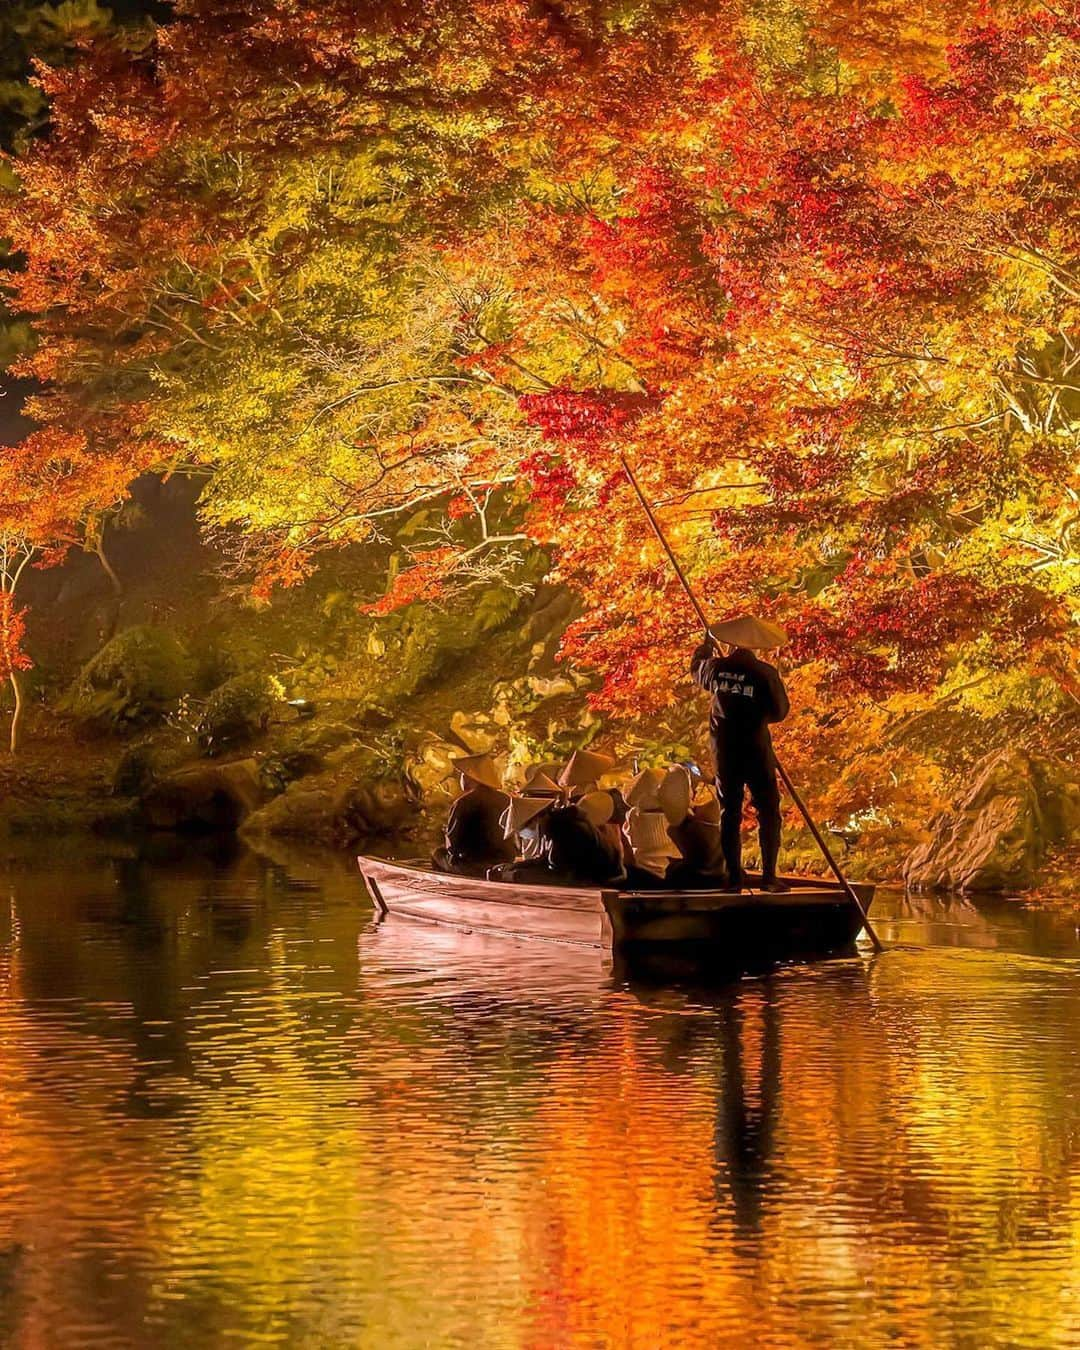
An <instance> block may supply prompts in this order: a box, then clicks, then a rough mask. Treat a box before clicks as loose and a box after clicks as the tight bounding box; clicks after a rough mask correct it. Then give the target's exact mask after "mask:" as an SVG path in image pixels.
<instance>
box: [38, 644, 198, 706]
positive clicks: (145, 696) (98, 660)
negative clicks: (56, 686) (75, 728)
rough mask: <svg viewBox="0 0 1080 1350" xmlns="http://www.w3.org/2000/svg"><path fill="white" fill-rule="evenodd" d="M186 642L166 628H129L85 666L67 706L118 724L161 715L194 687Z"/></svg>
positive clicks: (66, 702)
mask: <svg viewBox="0 0 1080 1350" xmlns="http://www.w3.org/2000/svg"><path fill="white" fill-rule="evenodd" d="M193 674H194V668H193V664H192V661H191V657H190V656H189V655H188V652H187V649H186V648H185V647H184V645H183V643H181V642H180V640H179V639H178V638H177V637H176V636H175V635H174V634H173V633H171V632H169V630H168V629H167V628H155V627H153V626H151V625H150V624H140V625H138V626H136V627H134V628H125V629H124V630H123V631H122V632H120V633H117V635H116V636H115V637H114V638H113V639H112V640H111V641H109V642H107V643H106V644H105V646H104V647H102V649H101V651H99V652H98V654H97V655H96V656H94V657H92V658H91V659H90V660H89V661H88V662H87V663H86V665H85V666H83V668H82V672H81V673H80V675H79V677H78V679H77V680H76V681H75V684H74V685H73V687H72V689H71V691H70V693H69V694H68V697H67V699H66V700H65V706H66V709H67V711H69V712H71V713H73V714H74V715H75V716H76V717H79V718H81V719H82V720H84V721H87V722H91V723H97V724H99V725H102V726H108V727H119V726H124V725H132V724H137V723H141V722H153V721H158V720H160V719H161V718H162V717H163V716H164V715H165V714H166V713H167V712H168V711H169V709H170V707H172V705H173V704H175V703H176V702H177V700H178V699H179V698H180V697H181V696H182V695H183V694H184V693H185V692H186V691H187V690H188V689H189V688H190V686H191V681H192V678H193Z"/></svg>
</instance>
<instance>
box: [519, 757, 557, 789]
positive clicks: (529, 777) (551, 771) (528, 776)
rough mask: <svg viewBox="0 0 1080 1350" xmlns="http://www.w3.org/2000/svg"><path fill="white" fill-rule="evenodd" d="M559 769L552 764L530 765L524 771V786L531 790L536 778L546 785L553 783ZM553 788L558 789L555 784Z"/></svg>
mask: <svg viewBox="0 0 1080 1350" xmlns="http://www.w3.org/2000/svg"><path fill="white" fill-rule="evenodd" d="M559 768H560V766H559V765H558V764H552V763H546V764H530V765H529V767H528V768H527V769H526V770H525V786H526V787H527V788H531V787H532V785H533V783H534V782H535V781H536V779H538V778H542V779H544V780H545V781H546V782H548V783H555V779H556V778H558V776H559ZM555 786H556V787H558V784H557V783H555Z"/></svg>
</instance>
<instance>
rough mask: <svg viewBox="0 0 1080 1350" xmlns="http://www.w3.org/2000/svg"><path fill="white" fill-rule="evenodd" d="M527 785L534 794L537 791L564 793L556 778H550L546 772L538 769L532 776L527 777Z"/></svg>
mask: <svg viewBox="0 0 1080 1350" xmlns="http://www.w3.org/2000/svg"><path fill="white" fill-rule="evenodd" d="M525 787H526V788H527V789H528V791H529V792H530V793H532V794H534V795H535V794H536V793H553V794H556V795H558V796H561V795H562V788H561V787H560V786H559V785H558V783H556V781H555V780H554V778H549V777H548V776H547V774H546V773H542V772H540V771H539V770H537V771H536V772H534V773H533V774H532V775H531V776H530V777H528V778H526V779H525Z"/></svg>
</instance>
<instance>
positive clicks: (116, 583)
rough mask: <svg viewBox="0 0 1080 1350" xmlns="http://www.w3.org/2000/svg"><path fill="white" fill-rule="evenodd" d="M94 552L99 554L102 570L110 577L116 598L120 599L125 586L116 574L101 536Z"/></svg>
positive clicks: (98, 558)
mask: <svg viewBox="0 0 1080 1350" xmlns="http://www.w3.org/2000/svg"><path fill="white" fill-rule="evenodd" d="M94 553H95V554H96V555H97V560H98V562H99V563H101V566H102V570H103V571H104V573H105V575H106V576H107V577H108V578H109V584H110V585H111V586H112V588H113V592H114V594H115V595H116V598H117V599H118V600H119V598H120V597H121V596H122V595H123V593H124V588H123V586H122V585H121V582H120V578H119V577H118V576H117V575H116V570H115V568H114V567H113V565H112V563H111V562H110V561H109V558H108V555H107V554H106V552H105V542H104V540H103V539H101V538H99V539H98V541H97V543H96V544H95V545H94Z"/></svg>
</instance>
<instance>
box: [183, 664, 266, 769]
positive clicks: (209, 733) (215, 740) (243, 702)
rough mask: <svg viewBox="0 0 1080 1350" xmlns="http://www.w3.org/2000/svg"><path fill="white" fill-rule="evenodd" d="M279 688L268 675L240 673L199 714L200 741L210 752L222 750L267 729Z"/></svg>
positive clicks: (219, 690) (206, 751)
mask: <svg viewBox="0 0 1080 1350" xmlns="http://www.w3.org/2000/svg"><path fill="white" fill-rule="evenodd" d="M276 694H277V691H276V689H275V687H274V684H273V681H271V680H270V679H269V678H268V676H266V675H258V674H248V675H237V676H236V677H235V678H234V679H231V680H226V681H225V683H224V684H222V685H219V686H218V687H217V688H216V689H215V690H214V691H213V692H212V693H211V694H210V695H209V696H208V698H207V700H206V706H205V707H204V708H203V711H202V716H201V717H200V718H199V723H198V734H199V745H200V747H201V749H202V750H203V751H204V753H206V754H208V755H216V754H220V753H221V751H223V750H227V749H229V748H230V747H231V746H234V745H240V744H242V743H243V742H245V741H249V740H251V738H252V737H253V736H258V735H260V734H261V733H262V732H264V731H265V730H266V728H267V725H268V723H269V721H270V715H271V713H272V712H273V710H274V702H275V697H276Z"/></svg>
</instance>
